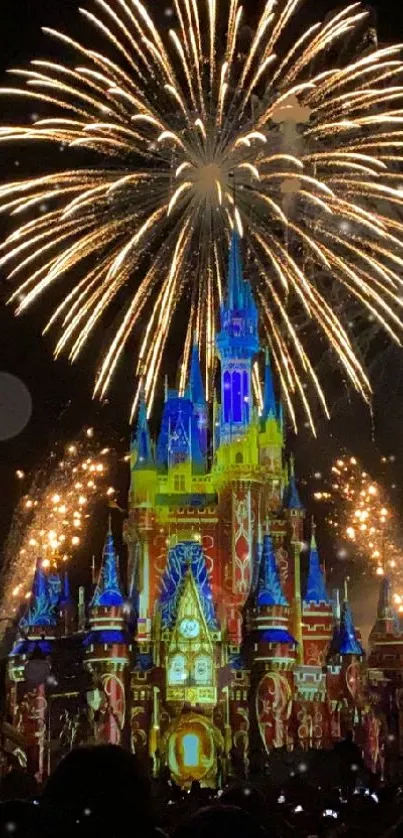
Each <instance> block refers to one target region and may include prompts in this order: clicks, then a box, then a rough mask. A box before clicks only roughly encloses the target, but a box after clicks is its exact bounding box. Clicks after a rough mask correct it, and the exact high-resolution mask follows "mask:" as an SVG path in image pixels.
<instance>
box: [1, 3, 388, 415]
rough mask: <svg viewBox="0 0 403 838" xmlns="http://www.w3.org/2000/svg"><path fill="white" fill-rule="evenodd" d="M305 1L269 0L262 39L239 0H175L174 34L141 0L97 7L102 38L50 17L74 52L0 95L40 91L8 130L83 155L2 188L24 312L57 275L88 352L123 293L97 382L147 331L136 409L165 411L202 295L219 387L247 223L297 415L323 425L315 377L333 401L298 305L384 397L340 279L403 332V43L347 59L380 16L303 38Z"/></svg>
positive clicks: (364, 388) (266, 319) (206, 341)
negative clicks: (222, 324) (220, 313)
mask: <svg viewBox="0 0 403 838" xmlns="http://www.w3.org/2000/svg"><path fill="white" fill-rule="evenodd" d="M297 5H298V2H297V0H280V2H278V3H276V2H274V0H268V2H266V3H265V5H264V6H263V7H262V11H261V16H260V19H259V21H258V24H257V27H256V30H255V32H254V34H253V36H252V38H251V40H250V43H249V45H248V46H247V47H246V46H245V37H244V34H243V30H242V27H243V21H244V18H246V13H245V10H244V9H243V7H242V6H241V5H240V2H239V0H229V2H228V3H226V2H225V0H223V2H222V3H221V4H220V5H219V4H217V3H216V0H205V2H201V0H174V8H175V17H174V18H173V20H174V26H175V28H174V29H172V30H171V31H170V32H169V34H167V33H165V32H162V31H160V30H159V28H158V26H157V25H156V23H155V22H154V21H153V19H152V17H151V14H150V12H149V11H148V9H147V7H146V6H145V5H143V4H142V3H141V2H140V0H128V1H127V2H126V0H94V2H93V3H92V8H91V9H90V10H86V9H80V12H81V14H82V16H83V18H84V20H85V22H87V23H89V24H90V26H91V27H92V30H93V33H92V34H93V37H92V38H90V39H89V40H88V42H86V41H85V40H84V41H83V42H81V41H80V42H79V41H76V40H75V39H73V38H71V37H69V36H68V35H65V34H61V33H59V32H55V31H54V30H51V29H45V32H46V33H47V34H48V35H50V36H51V37H52V38H54V39H56V41H57V42H59V44H61V45H62V46H63V47H64V48H66V51H67V55H68V58H67V62H66V63H63V62H62V60H60V62H59V61H52V60H43V61H38V60H35V61H33V62H32V64H31V66H30V68H29V69H27V70H11V71H10V72H11V74H12V75H14V76H17V77H19V78H20V79H21V86H20V87H18V85H16V86H15V87H10V88H6V89H5V90H3V91H2V93H3V95H4V94H5V95H6V96H12V97H14V100H15V98H16V97H22V98H23V99H25V100H27V101H30V102H31V103H34V106H35V109H36V110H37V111H39V112H40V114H39V116H38V117H37V118H36V120H35V121H34V122H33V123H32V124H28V125H23V126H20V127H3V128H1V129H0V142H3V143H9V142H11V141H13V142H21V141H22V142H23V143H29V144H31V145H33V144H35V148H38V149H40V148H41V145H43V144H45V146H46V144H47V145H50V144H54V145H56V147H59V146H60V145H61V144H62V146H63V148H64V149H65V150H66V151H65V155H64V158H63V169H61V170H59V171H57V170H56V171H52V172H49V173H46V174H43V175H40V176H36V177H29V178H27V179H26V180H20V181H17V182H10V183H7V184H4V185H3V186H2V187H1V188H0V210H1V211H2V212H7V213H10V214H11V216H12V217H15V218H16V219H18V222H19V226H18V227H17V228H16V229H15V230H14V231H13V232H12V233H11V234H10V235H9V237H8V239H7V240H6V242H5V243H4V244H3V245H2V248H1V250H2V258H1V261H0V265H1V267H2V268H3V269H7V270H8V271H9V279H10V281H12V282H13V283H14V282H16V283H18V287H17V289H16V290H15V292H14V293H13V295H12V300H13V302H14V303H15V304H16V307H17V312H22V311H24V310H25V309H27V308H28V307H29V306H30V305H31V304H32V303H34V302H35V301H37V300H38V299H39V298H40V297H41V296H42V295H43V294H44V293H45V292H46V291H48V290H49V289H52V288H53V286H55V287H56V291H57V290H59V293H60V302H59V304H58V305H57V306H56V309H55V310H54V312H53V314H52V316H51V317H50V320H49V322H48V323H47V326H46V330H48V329H50V328H51V327H55V328H58V330H59V337H58V339H57V344H56V356H57V355H59V354H60V353H61V352H62V351H64V350H67V351H68V352H69V354H70V358H71V359H73V360H75V359H77V358H78V356H79V355H80V353H81V351H82V349H83V347H84V346H85V344H86V342H87V341H88V339H89V338H90V337H91V336H92V334H93V333H94V332H95V331H96V328H97V326H99V325H100V324H101V322H102V319H103V317H104V315H105V313H106V312H107V311H108V309H110V308H112V309H113V311H114V312H115V314H116V310H117V309H118V315H117V325H116V328H115V332H114V336H113V339H112V340H111V342H110V345H109V347H108V348H107V351H106V353H105V355H104V357H103V359H102V362H101V364H100V367H99V370H98V375H97V379H96V385H95V393H96V394H97V395H98V396H100V397H103V396H105V394H106V393H107V391H108V388H109V386H110V384H111V380H112V378H113V375H114V372H115V370H116V367H117V365H118V363H119V359H120V358H121V356H122V353H123V350H124V347H125V345H126V343H127V341H128V340H129V338H130V336H131V335H133V334H134V333H137V334H138V335H139V339H140V351H139V356H138V364H137V380H138V385H139V387H138V390H137V395H136V398H135V401H134V407H135V406H136V404H137V399H138V393H139V389H140V388H141V387H145V392H146V396H147V400H148V404H149V409H151V405H152V402H153V399H154V396H155V392H156V387H157V385H158V382H159V380H160V370H161V364H162V361H163V357H164V351H165V349H166V346H167V342H168V338H169V335H170V332H171V331H172V328H173V323H174V320H175V316H176V315H177V316H178V318H179V317H181V318H182V319H181V322H183V318H184V316H185V312H186V306H187V307H188V315H187V316H186V323H187V333H186V334H185V338H184V347H183V356H182V358H183V360H182V370H181V376H180V381H181V387H182V389H183V387H184V382H185V380H186V370H187V367H188V364H189V357H190V350H191V345H192V334H193V332H194V331H195V330H196V331H197V334H198V340H199V343H200V348H201V350H202V355H203V358H204V363H205V371H206V382H207V387H208V392H211V382H212V375H213V370H214V363H215V360H214V334H215V328H216V312H217V308H218V307H219V303H220V300H221V299H222V293H223V281H224V277H225V260H226V253H227V243H228V237H229V232H230V227H231V225H232V224H233V223H235V224H236V226H237V228H238V230H239V232H240V233H242V232H243V234H244V237H245V247H246V249H247V251H248V263H249V265H250V271H249V272H250V276H251V280H252V284H253V290H254V294H255V297H256V300H257V302H258V304H259V306H260V309H261V317H262V321H263V326H262V328H263V330H264V333H265V337H266V340H267V343H268V344H269V346H270V348H271V352H272V356H273V358H274V362H275V364H276V367H277V370H278V373H279V377H280V380H281V386H282V389H283V394H284V398H285V401H286V403H287V406H288V410H289V414H290V417H291V419H292V421H293V422H294V424H295V422H296V420H295V404H296V402H298V400H300V401H301V402H302V405H303V407H304V410H305V413H306V416H307V420H308V421H309V423H310V424H311V425H312V426H313V419H312V413H311V406H310V400H309V395H308V394H307V393H306V392H305V386H306V384H310V385H312V386H313V388H314V390H315V391H316V394H317V396H318V397H319V401H320V402H321V404H322V406H323V408H324V410H325V411H327V407H326V402H325V396H324V393H323V391H322V387H321V384H320V382H319V380H318V378H317V375H316V373H315V369H314V366H313V363H312V360H311V359H310V354H309V348H308V346H307V342H306V339H305V338H303V336H302V333H299V332H298V329H297V324H298V322H300V316H301V314H303V315H304V317H308V318H309V319H310V320H311V321H312V322H313V323H314V324H315V326H316V328H317V332H318V334H320V335H321V336H323V338H324V339H325V341H326V343H327V344H328V345H330V346H331V348H332V350H333V352H334V354H335V356H336V357H337V358H338V361H339V362H340V365H341V367H342V368H343V370H344V373H345V377H346V379H347V380H349V381H350V382H351V383H352V384H353V385H354V387H355V388H357V390H358V391H359V392H360V393H361V394H362V395H363V396H364V398H369V395H370V385H369V382H368V379H367V377H366V375H365V372H364V370H363V368H362V366H361V363H360V360H359V358H358V357H357V354H356V352H355V348H354V340H352V339H351V335H349V332H348V317H346V320H345V321H344V320H343V319H342V318H339V317H338V316H337V315H336V314H335V313H334V311H333V309H332V307H331V304H330V302H329V300H330V299H331V297H329V295H328V290H327V289H328V286H329V283H337V284H339V285H340V287H341V288H342V289H343V291H344V293H345V299H346V307H348V304H349V301H351V300H354V301H356V302H357V301H358V303H359V304H360V305H362V307H363V309H364V310H366V311H367V313H368V315H369V316H370V317H374V318H376V319H377V321H378V322H379V324H380V325H381V326H382V327H383V328H384V329H385V330H386V332H387V333H388V334H389V335H390V337H391V338H392V339H393V340H395V341H398V342H399V341H400V338H401V332H402V321H401V308H402V305H403V297H402V279H401V273H402V266H403V235H402V234H403V223H402V222H401V221H400V216H399V211H400V208H401V206H402V203H403V192H402V188H401V184H402V177H403V175H402V174H400V166H401V162H402V159H403V154H402V148H403V109H402V107H401V102H402V95H403V86H402V84H401V76H402V71H403V62H402V61H401V59H400V53H401V46H387V47H384V48H382V49H377V48H376V47H374V49H373V51H372V52H370V53H369V54H361V53H360V51H359V50H358V51H357V53H356V57H355V59H354V60H352V61H351V62H350V63H345V60H344V63H343V59H342V58H340V59H338V58H337V55H338V51H339V50H341V47H343V46H344V45H345V43H346V39H348V38H352V39H353V40H354V37H355V33H357V42H358V40H359V37H360V35H361V34H362V30H363V27H365V21H366V18H367V12H366V11H365V9H364V8H363V7H361V6H360V4H358V3H354V4H352V5H350V6H348V7H347V8H345V9H343V10H342V11H340V10H339V11H337V12H335V13H334V14H333V15H332V16H331V17H330V18H328V19H327V20H326V21H325V22H319V23H317V24H315V25H314V26H310V27H309V29H308V30H307V31H302V32H301V34H300V36H299V37H297V38H296V40H295V39H294V40H293V44H292V47H291V48H289V47H286V44H287V43H288V44H289V37H287V30H288V29H289V25H290V23H292V26H293V32H294V29H295V21H293V18H294V16H295V13H296V9H297ZM241 33H242V38H240V34H241ZM241 42H242V43H241ZM69 153H70V154H71V156H72V158H73V163H72V165H71V168H68V167H67V166H65V162H66V159H67V156H68V154H69ZM123 288H125V291H124V292H123V294H122V289H123ZM178 322H179V319H178ZM144 324H146V325H144Z"/></svg>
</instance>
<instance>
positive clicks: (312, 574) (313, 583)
mask: <svg viewBox="0 0 403 838" xmlns="http://www.w3.org/2000/svg"><path fill="white" fill-rule="evenodd" d="M304 602H306V603H310V602H314V603H317V604H319V603H321V602H326V603H330V600H329V597H328V594H327V590H326V585H325V579H324V576H323V572H322V568H321V566H320V561H319V553H318V548H317V544H316V538H315V532H314V531H313V533H312V538H311V549H310V553H309V572H308V581H307V586H306V594H305V597H304Z"/></svg>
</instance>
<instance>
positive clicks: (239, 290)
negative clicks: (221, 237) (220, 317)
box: [228, 228, 245, 310]
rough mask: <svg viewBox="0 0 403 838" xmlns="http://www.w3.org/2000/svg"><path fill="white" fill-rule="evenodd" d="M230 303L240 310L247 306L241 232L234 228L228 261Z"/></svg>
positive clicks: (230, 305)
mask: <svg viewBox="0 0 403 838" xmlns="http://www.w3.org/2000/svg"><path fill="white" fill-rule="evenodd" d="M228 305H229V308H231V309H235V310H240V309H243V308H244V307H245V300H244V281H243V272H242V257H241V247H240V238H239V233H238V232H237V231H236V230H235V228H234V230H233V233H232V236H231V245H230V251H229V263H228Z"/></svg>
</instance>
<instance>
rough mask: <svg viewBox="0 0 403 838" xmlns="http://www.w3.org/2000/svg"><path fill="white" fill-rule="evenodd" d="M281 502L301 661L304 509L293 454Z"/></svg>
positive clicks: (289, 584)
mask: <svg viewBox="0 0 403 838" xmlns="http://www.w3.org/2000/svg"><path fill="white" fill-rule="evenodd" d="M283 503H284V507H285V509H284V512H285V518H286V521H287V524H288V530H289V543H290V556H289V560H288V568H287V590H286V593H287V596H288V597H289V599H290V600H292V602H293V629H294V632H295V638H296V640H297V641H298V663H302V654H303V641H302V595H301V549H302V546H303V544H304V518H305V509H304V505H303V503H302V501H301V498H300V496H299V492H298V487H297V481H296V476H295V464H294V457H293V456H291V457H290V462H289V475H288V485H287V487H286V489H285V492H284V498H283Z"/></svg>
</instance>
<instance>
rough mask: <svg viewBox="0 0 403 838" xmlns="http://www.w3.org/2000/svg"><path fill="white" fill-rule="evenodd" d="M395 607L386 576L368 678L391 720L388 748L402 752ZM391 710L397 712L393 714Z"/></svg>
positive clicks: (402, 644) (400, 642) (400, 647)
mask: <svg viewBox="0 0 403 838" xmlns="http://www.w3.org/2000/svg"><path fill="white" fill-rule="evenodd" d="M399 616H400V615H399V614H397V613H396V611H395V609H394V606H393V599H392V586H391V583H390V580H389V579H388V578H387V577H386V576H384V577H383V578H382V580H381V583H380V587H379V600H378V610H377V616H376V621H375V624H374V626H373V628H372V631H371V633H370V635H369V656H368V668H369V672H368V676H369V682H370V686H371V691H372V693H373V695H376V697H377V701H378V706H379V707H380V708H381V710H382V712H383V713H384V718H388V730H387V731H386V730H384V731H383V732H384V733H386V732H387V733H388V734H389V736H390V740H389V745H388V749H389V751H394V752H395V755H397V754H400V755H401V754H402V753H403V632H402V626H401V621H400V619H399ZM391 708H394V712H393V713H391V712H390V711H391Z"/></svg>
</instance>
